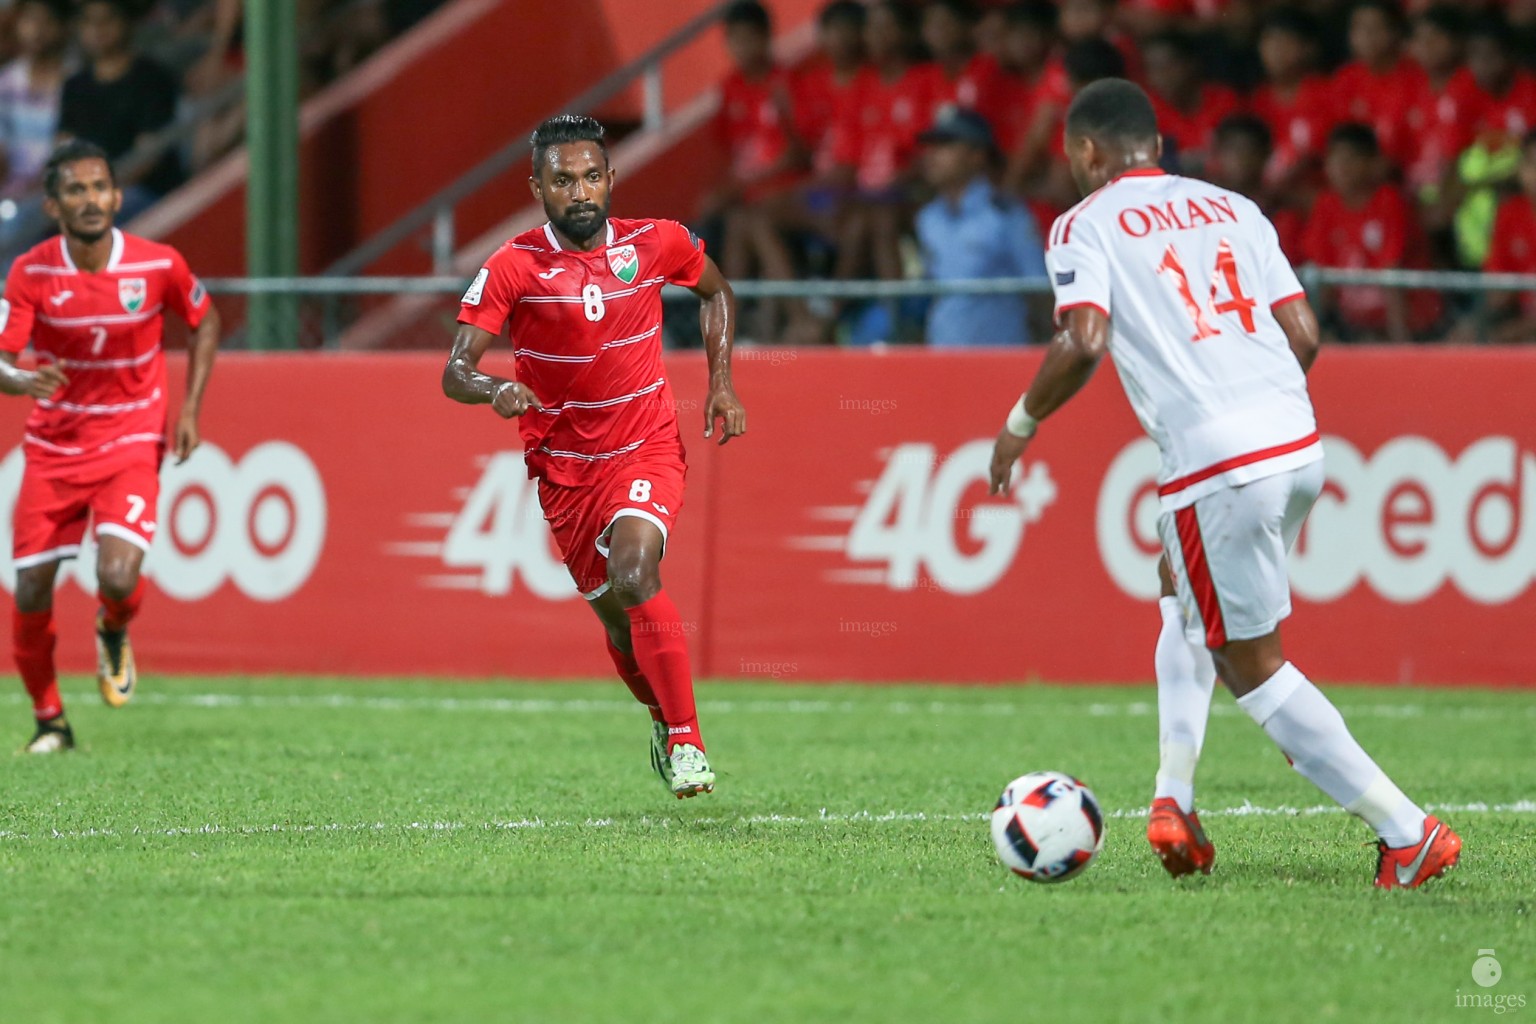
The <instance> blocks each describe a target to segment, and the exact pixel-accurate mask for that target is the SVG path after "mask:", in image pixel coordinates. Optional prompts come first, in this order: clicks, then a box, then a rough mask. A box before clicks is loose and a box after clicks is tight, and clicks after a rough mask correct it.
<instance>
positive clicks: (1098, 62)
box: [1061, 39, 1125, 86]
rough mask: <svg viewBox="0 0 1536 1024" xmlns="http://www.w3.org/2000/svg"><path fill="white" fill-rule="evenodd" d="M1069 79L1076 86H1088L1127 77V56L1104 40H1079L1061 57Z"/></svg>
mask: <svg viewBox="0 0 1536 1024" xmlns="http://www.w3.org/2000/svg"><path fill="white" fill-rule="evenodd" d="M1061 63H1062V66H1063V67H1064V68H1066V71H1067V78H1068V79H1069V80H1070V81H1071V82H1073V83H1074V84H1076V85H1079V86H1082V85H1087V84H1089V83H1090V82H1097V81H1099V80H1100V79H1103V78H1124V77H1125V56H1124V55H1123V54H1121V52H1120V51H1119V50H1118V49H1116V48H1115V45H1114V44H1113V43H1111V42H1109V41H1107V40H1104V39H1079V40H1078V41H1077V42H1075V43H1073V44H1072V45H1071V46H1069V47H1067V52H1066V53H1064V54H1062V55H1061Z"/></svg>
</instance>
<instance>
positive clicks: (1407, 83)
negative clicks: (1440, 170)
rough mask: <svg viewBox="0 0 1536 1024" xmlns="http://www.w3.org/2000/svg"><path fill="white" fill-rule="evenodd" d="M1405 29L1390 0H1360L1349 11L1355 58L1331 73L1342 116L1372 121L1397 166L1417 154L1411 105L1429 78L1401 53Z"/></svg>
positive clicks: (1351, 42)
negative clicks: (1409, 127) (1409, 123)
mask: <svg viewBox="0 0 1536 1024" xmlns="http://www.w3.org/2000/svg"><path fill="white" fill-rule="evenodd" d="M1406 31H1407V25H1406V23H1405V22H1404V20H1403V13H1402V11H1401V9H1400V8H1399V7H1398V5H1397V4H1396V3H1393V2H1392V0H1359V2H1358V3H1356V4H1355V6H1354V9H1353V10H1352V11H1351V12H1350V15H1349V52H1350V56H1351V57H1352V58H1353V59H1352V60H1350V62H1349V63H1347V64H1345V65H1344V66H1343V67H1341V68H1339V70H1338V71H1336V72H1334V74H1333V88H1334V94H1335V95H1336V96H1338V97H1339V98H1340V99H1341V100H1342V101H1343V105H1344V118H1345V119H1346V120H1349V121H1354V122H1356V123H1357V124H1368V125H1370V126H1371V127H1372V128H1373V129H1374V130H1375V132H1376V138H1377V139H1378V140H1379V141H1380V142H1381V149H1382V152H1383V153H1385V154H1386V155H1387V158H1388V159H1390V160H1391V161H1392V162H1393V163H1394V164H1396V165H1398V166H1399V167H1404V166H1407V164H1408V163H1409V161H1410V160H1411V159H1412V156H1413V150H1414V140H1413V138H1412V137H1411V135H1410V134H1409V133H1408V131H1407V114H1408V107H1409V104H1410V103H1411V102H1412V101H1413V98H1414V96H1415V94H1416V93H1418V92H1419V91H1420V89H1421V88H1422V87H1423V85H1424V80H1425V78H1426V75H1425V73H1424V69H1423V68H1421V67H1419V66H1418V65H1417V64H1415V63H1414V62H1413V61H1412V60H1410V59H1408V58H1407V57H1405V56H1404V55H1403V37H1404V35H1405V34H1406Z"/></svg>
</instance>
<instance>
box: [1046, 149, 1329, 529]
mask: <svg viewBox="0 0 1536 1024" xmlns="http://www.w3.org/2000/svg"><path fill="white" fill-rule="evenodd" d="M1046 263H1047V265H1048V267H1049V269H1050V273H1051V281H1052V284H1053V285H1054V287H1055V291H1056V316H1057V319H1058V321H1060V320H1061V319H1062V318H1063V317H1064V316H1065V314H1066V313H1067V311H1068V310H1071V309H1073V308H1075V307H1078V306H1092V307H1095V308H1097V309H1099V310H1101V311H1102V312H1103V313H1104V314H1105V315H1106V316H1108V317H1109V318H1110V324H1111V327H1112V337H1111V340H1110V346H1109V351H1110V356H1111V357H1112V358H1113V359H1114V361H1115V369H1116V370H1117V371H1118V373H1119V375H1120V380H1121V383H1122V384H1124V386H1125V393H1126V396H1127V397H1128V398H1129V399H1130V401H1131V405H1132V407H1133V408H1134V409H1135V410H1136V416H1137V417H1138V418H1139V419H1140V420H1141V425H1142V426H1143V427H1144V428H1145V429H1146V431H1147V434H1148V435H1150V436H1151V438H1152V439H1153V440H1154V441H1156V442H1157V446H1158V449H1159V450H1160V451H1161V452H1162V469H1161V471H1160V473H1159V475H1158V494H1159V495H1160V497H1161V500H1162V504H1163V507H1164V508H1183V507H1185V506H1187V505H1190V504H1192V503H1193V502H1194V501H1195V500H1196V499H1197V498H1199V497H1201V496H1203V495H1205V494H1209V493H1211V492H1213V491H1215V490H1216V489H1218V488H1220V487H1224V486H1238V485H1241V484H1244V483H1248V482H1250V481H1253V480H1257V479H1260V478H1262V477H1266V476H1271V475H1273V474H1275V473H1282V472H1285V471H1286V470H1290V469H1295V468H1296V467H1298V466H1303V465H1306V464H1308V463H1310V462H1315V461H1317V460H1318V459H1321V458H1322V445H1321V442H1320V441H1319V438H1318V433H1317V420H1316V418H1315V416H1314V415H1313V412H1312V400H1311V398H1310V397H1309V396H1308V394H1307V380H1306V375H1305V374H1304V373H1303V372H1302V369H1301V366H1300V364H1299V363H1298V362H1297V361H1296V357H1295V355H1294V354H1292V352H1291V349H1290V345H1289V343H1288V342H1287V341H1286V337H1285V332H1284V331H1283V330H1281V328H1280V325H1279V323H1278V322H1277V321H1276V320H1275V315H1274V310H1275V309H1276V308H1277V307H1279V306H1281V305H1283V304H1285V303H1287V302H1292V301H1295V300H1297V299H1301V298H1304V297H1305V296H1304V293H1303V291H1302V288H1301V283H1300V282H1299V281H1298V280H1297V279H1296V272H1295V271H1294V270H1292V269H1291V265H1290V262H1289V261H1288V260H1287V259H1286V258H1285V254H1284V253H1283V252H1281V250H1280V242H1279V239H1278V238H1277V236H1276V234H1275V228H1274V225H1272V224H1271V223H1270V222H1269V219H1268V218H1266V217H1265V216H1264V214H1263V213H1262V212H1260V210H1259V208H1258V206H1257V205H1256V204H1255V203H1254V202H1253V201H1252V200H1250V199H1247V198H1246V197H1244V196H1240V195H1237V194H1235V193H1233V192H1228V191H1226V190H1224V189H1220V188H1217V187H1216V186H1215V185H1211V184H1208V183H1206V182H1203V181H1196V180H1194V179H1193V178H1184V177H1180V176H1178V175H1172V174H1165V173H1163V172H1162V171H1159V170H1156V169H1151V168H1149V169H1144V170H1134V171H1130V172H1127V173H1126V174H1122V175H1121V176H1120V177H1118V178H1116V179H1114V180H1113V181H1111V182H1110V183H1109V184H1107V185H1105V186H1104V187H1103V188H1101V189H1099V190H1098V191H1097V192H1095V193H1093V194H1092V195H1091V196H1089V197H1088V198H1087V199H1084V200H1083V201H1082V202H1081V203H1078V204H1077V206H1075V207H1073V208H1072V209H1071V210H1068V211H1067V212H1066V213H1064V214H1062V215H1061V216H1060V217H1059V218H1057V220H1056V223H1055V225H1054V226H1053V227H1052V228H1051V235H1050V242H1049V245H1048V247H1047V251H1046Z"/></svg>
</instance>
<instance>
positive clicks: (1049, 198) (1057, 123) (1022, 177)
mask: <svg viewBox="0 0 1536 1024" xmlns="http://www.w3.org/2000/svg"><path fill="white" fill-rule="evenodd" d="M1062 65H1063V67H1064V68H1065V70H1066V79H1067V89H1066V92H1065V94H1064V95H1063V96H1062V97H1061V99H1060V101H1059V102H1058V101H1052V102H1041V103H1038V104H1037V105H1036V106H1035V112H1034V116H1033V118H1032V120H1031V121H1030V126H1029V130H1028V131H1027V132H1026V133H1025V135H1024V141H1023V142H1022V143H1021V144H1020V146H1019V148H1018V149H1017V150H1015V151H1014V153H1013V154H1012V155H1011V156H1010V157H1009V159H1008V171H1007V177H1006V179H1005V180H1006V182H1007V184H1008V186H1009V187H1010V188H1011V189H1013V190H1014V191H1016V192H1019V193H1021V194H1023V195H1025V196H1026V197H1028V198H1030V199H1033V200H1040V201H1044V202H1045V203H1046V204H1048V205H1050V206H1052V207H1055V208H1056V209H1061V210H1065V209H1067V208H1068V207H1070V206H1073V205H1074V204H1076V203H1077V202H1078V200H1080V199H1081V198H1082V195H1081V194H1080V193H1079V192H1078V191H1077V186H1076V185H1075V184H1074V183H1073V181H1072V174H1071V170H1070V168H1068V166H1067V159H1066V151H1065V149H1064V148H1063V147H1064V143H1065V140H1064V138H1063V132H1064V131H1065V127H1066V113H1067V106H1068V104H1070V103H1071V101H1072V97H1073V96H1075V95H1077V93H1078V91H1079V90H1081V89H1082V88H1084V87H1085V86H1087V85H1089V84H1090V83H1092V82H1097V81H1098V80H1099V79H1101V78H1124V77H1125V58H1123V57H1122V56H1121V55H1120V51H1119V50H1118V49H1116V48H1115V47H1114V45H1113V44H1111V43H1107V42H1105V41H1104V40H1102V39H1085V40H1083V41H1081V42H1077V43H1073V44H1072V45H1070V46H1068V47H1067V51H1066V53H1065V54H1063V55H1062Z"/></svg>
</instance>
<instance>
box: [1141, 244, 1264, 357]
mask: <svg viewBox="0 0 1536 1024" xmlns="http://www.w3.org/2000/svg"><path fill="white" fill-rule="evenodd" d="M1157 272H1158V274H1160V275H1166V277H1165V280H1167V281H1168V282H1170V283H1171V284H1172V285H1173V288H1174V291H1175V292H1177V293H1178V297H1179V301H1181V302H1183V303H1184V309H1185V311H1186V312H1187V313H1189V318H1190V320H1192V321H1194V325H1195V333H1194V336H1193V337H1192V338H1190V339H1189V340H1190V341H1204V340H1205V339H1207V338H1214V337H1215V336H1216V335H1218V334H1220V333H1221V328H1220V327H1218V326H1216V325H1214V324H1212V323H1211V321H1212V320H1213V319H1214V318H1215V317H1218V316H1221V315H1222V314H1224V313H1236V314H1237V315H1238V317H1239V318H1240V319H1241V320H1242V322H1243V330H1245V331H1248V332H1250V333H1252V332H1253V331H1255V330H1257V325H1256V324H1255V323H1254V320H1253V309H1254V307H1255V306H1257V305H1258V303H1257V302H1255V301H1254V300H1253V299H1251V298H1249V297H1248V296H1247V295H1245V294H1244V293H1243V285H1242V282H1241V281H1239V280H1238V277H1237V257H1236V256H1235V255H1234V254H1233V252H1232V243H1231V242H1229V241H1227V240H1226V239H1225V238H1223V239H1222V240H1221V244H1220V245H1219V246H1218V247H1217V249H1216V267H1215V269H1214V270H1212V271H1211V291H1210V296H1209V298H1208V299H1206V301H1204V302H1201V301H1200V300H1199V299H1197V298H1196V297H1195V291H1194V288H1193V287H1192V286H1191V285H1190V283H1189V274H1188V273H1186V272H1185V270H1184V261H1183V260H1181V259H1180V258H1179V251H1178V250H1177V249H1175V248H1174V247H1173V245H1172V244H1170V245H1169V246H1168V248H1166V249H1164V250H1163V261H1162V262H1161V263H1159V264H1158V265H1157ZM1223 286H1225V287H1226V291H1227V295H1228V298H1226V299H1224V300H1223V299H1221V288H1222V287H1223ZM1207 313H1209V316H1207Z"/></svg>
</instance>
